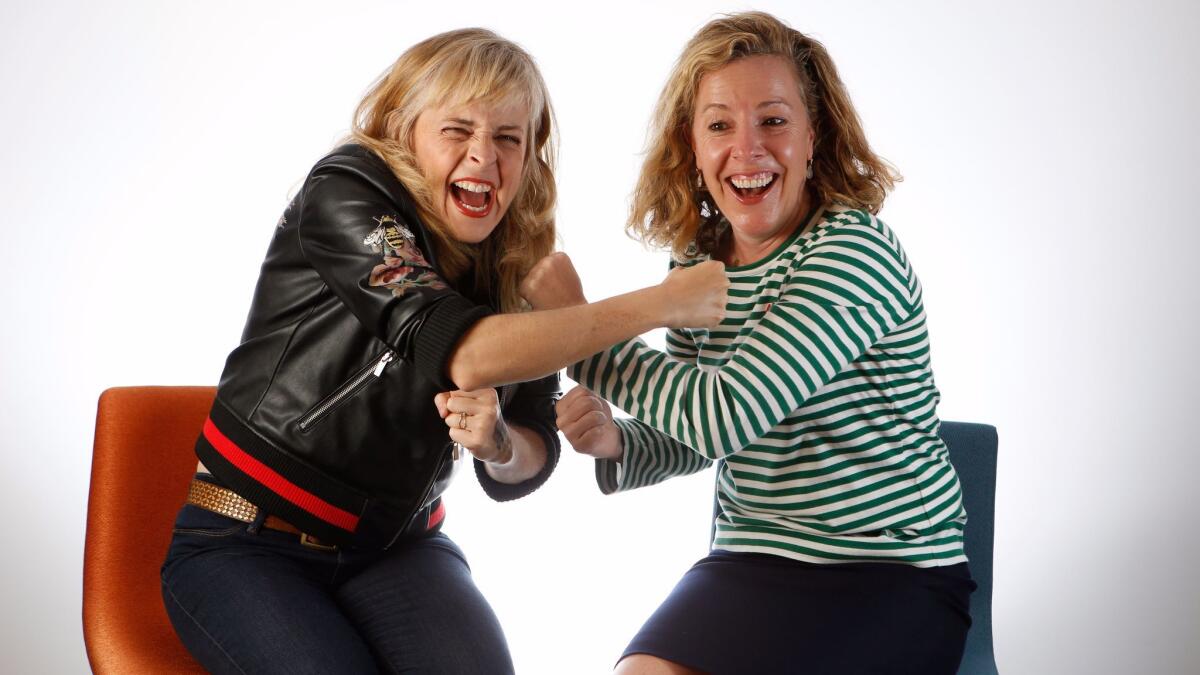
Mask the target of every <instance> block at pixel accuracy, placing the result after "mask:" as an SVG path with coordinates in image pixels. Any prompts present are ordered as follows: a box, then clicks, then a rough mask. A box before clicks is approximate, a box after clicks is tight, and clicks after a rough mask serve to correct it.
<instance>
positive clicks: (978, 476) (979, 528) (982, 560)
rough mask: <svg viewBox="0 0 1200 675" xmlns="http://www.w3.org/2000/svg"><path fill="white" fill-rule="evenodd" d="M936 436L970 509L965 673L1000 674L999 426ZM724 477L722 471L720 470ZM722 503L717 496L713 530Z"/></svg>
mask: <svg viewBox="0 0 1200 675" xmlns="http://www.w3.org/2000/svg"><path fill="white" fill-rule="evenodd" d="M938 435H940V436H941V437H942V440H943V441H944V442H945V443H946V447H948V448H949V449H950V463H951V464H953V465H954V471H955V472H956V473H958V479H959V482H960V483H962V491H963V502H964V504H965V505H966V509H967V518H968V522H967V529H966V532H965V533H964V536H965V538H966V544H965V545H966V549H967V559H968V560H969V561H970V563H969V564H970V566H971V577H972V578H974V579H975V583H976V584H978V586H979V587H978V588H977V589H976V590H975V592H974V593H972V594H971V631H970V632H969V633H967V644H966V647H965V648H964V649H963V658H962V663H961V664H960V665H959V667H958V672H959V673H960V674H961V675H997V673H998V671H997V670H996V653H995V650H994V649H993V648H992V538H993V537H992V535H993V532H994V531H995V522H996V519H995V514H996V453H997V451H998V448H999V441H998V437H997V435H996V427H993V426H990V425H987V424H973V423H970V422H942V426H941V429H940V430H939V432H938ZM718 475H720V472H718ZM718 509H720V505H719V504H717V501H716V497H715V496H714V498H713V529H712V530H711V531H710V532H709V535H708V540H709V541H710V542H711V541H712V540H713V537H714V536H716V519H717V515H718V513H719V511H718Z"/></svg>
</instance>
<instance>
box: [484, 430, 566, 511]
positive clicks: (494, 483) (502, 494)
mask: <svg viewBox="0 0 1200 675" xmlns="http://www.w3.org/2000/svg"><path fill="white" fill-rule="evenodd" d="M511 422H512V423H513V424H517V425H520V426H523V427H525V428H526V429H531V430H533V431H536V432H537V433H538V435H540V436H541V437H542V442H543V443H545V444H546V463H545V464H544V465H542V470H541V471H538V472H537V473H536V474H534V475H533V476H531V477H530V478H528V479H526V480H523V481H521V482H520V483H501V482H500V481H498V480H496V479H495V478H492V476H491V474H489V473H488V472H487V467H486V466H484V463H483V462H481V461H480V460H478V459H476V460H475V477H476V478H478V479H479V485H480V487H482V488H483V491H484V493H485V494H487V496H489V497H491V498H492V499H494V500H496V501H498V502H508V501H512V500H514V499H520V498H521V497H524V496H526V495H528V494H530V493H531V492H533V491H534V490H536V489H538V488H540V487H541V486H542V484H543V483H545V482H546V480H547V479H548V478H550V474H551V473H553V472H554V467H555V466H557V465H558V456H559V453H560V450H559V445H558V434H557V433H556V432H553V431H550V430H548V429H546V428H545V427H543V426H542V425H540V424H533V423H530V422H525V421H522V420H511Z"/></svg>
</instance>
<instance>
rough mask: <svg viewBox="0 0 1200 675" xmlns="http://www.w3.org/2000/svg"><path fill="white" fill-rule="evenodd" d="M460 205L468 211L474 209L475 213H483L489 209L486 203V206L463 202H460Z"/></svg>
mask: <svg viewBox="0 0 1200 675" xmlns="http://www.w3.org/2000/svg"><path fill="white" fill-rule="evenodd" d="M458 205H459V206H461V207H463V208H464V209H466V210H468V211H474V212H475V213H483V212H484V211H487V206H486V205H484V206H471V205H470V204H463V203H462V202H459V203H458Z"/></svg>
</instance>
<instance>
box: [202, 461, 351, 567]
mask: <svg viewBox="0 0 1200 675" xmlns="http://www.w3.org/2000/svg"><path fill="white" fill-rule="evenodd" d="M187 503H189V504H192V505H193V506H199V507H200V508H202V509H206V510H208V511H212V512H213V513H219V514H221V515H223V516H226V517H228V518H233V519H234V520H240V521H241V522H243V523H253V522H254V521H255V519H256V518H258V507H257V506H255V505H254V504H251V503H250V502H249V501H247V500H246V499H245V498H244V497H242V496H241V495H239V494H238V493H236V492H234V491H233V490H230V489H229V488H224V487H221V486H220V485H214V484H212V483H209V482H206V481H202V480H200V479H198V478H193V479H192V484H191V486H189V487H188V497H187ZM262 526H263V527H265V528H267V529H270V530H279V531H280V532H288V533H290V534H298V535H300V543H301V544H303V545H304V546H307V547H309V548H316V549H321V550H324V551H333V550H336V549H337V546H336V545H333V544H326V543H324V542H322V541H321V540H320V539H317V538H316V537H313V536H311V535H308V534H305V533H304V532H301V531H300V529H299V528H298V527H296V526H295V525H292V524H291V523H289V522H287V521H286V520H283V519H282V518H279V517H278V516H271V515H268V516H267V517H266V518H265V519H263V523H262Z"/></svg>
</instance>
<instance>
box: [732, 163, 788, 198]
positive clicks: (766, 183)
mask: <svg viewBox="0 0 1200 675" xmlns="http://www.w3.org/2000/svg"><path fill="white" fill-rule="evenodd" d="M778 177H779V175H778V174H774V173H771V172H770V171H762V172H760V173H755V174H736V175H733V176H730V177H729V178H726V179H725V182H727V183H728V184H729V187H730V191H731V192H733V196H734V197H736V198H737V200H738V201H739V202H741V203H743V204H754V203H756V202H759V201H762V198H763V197H764V196H765V195H766V194H767V193H768V192H770V191H771V188H773V187H775V179H776V178H778Z"/></svg>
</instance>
